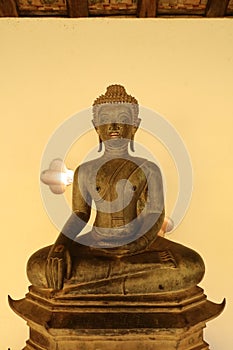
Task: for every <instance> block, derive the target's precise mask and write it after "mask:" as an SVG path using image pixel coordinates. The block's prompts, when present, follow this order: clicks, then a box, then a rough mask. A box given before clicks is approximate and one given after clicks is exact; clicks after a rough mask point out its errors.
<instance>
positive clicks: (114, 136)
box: [109, 131, 120, 138]
mask: <svg viewBox="0 0 233 350" xmlns="http://www.w3.org/2000/svg"><path fill="white" fill-rule="evenodd" d="M109 136H110V137H111V138H119V137H120V133H119V131H112V132H110V133H109Z"/></svg>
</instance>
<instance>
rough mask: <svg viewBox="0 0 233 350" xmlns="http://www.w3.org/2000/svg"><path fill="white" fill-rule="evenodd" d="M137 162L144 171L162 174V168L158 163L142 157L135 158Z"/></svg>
mask: <svg viewBox="0 0 233 350" xmlns="http://www.w3.org/2000/svg"><path fill="white" fill-rule="evenodd" d="M135 161H136V162H137V164H138V165H140V167H141V168H142V169H143V170H144V171H146V172H150V173H155V174H161V171H160V168H159V166H158V165H157V164H156V163H154V162H151V161H150V160H148V159H146V158H141V157H135Z"/></svg>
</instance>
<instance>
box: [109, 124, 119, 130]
mask: <svg viewBox="0 0 233 350" xmlns="http://www.w3.org/2000/svg"><path fill="white" fill-rule="evenodd" d="M109 129H110V130H119V129H120V126H119V125H118V124H117V123H112V124H111V125H110V127H109Z"/></svg>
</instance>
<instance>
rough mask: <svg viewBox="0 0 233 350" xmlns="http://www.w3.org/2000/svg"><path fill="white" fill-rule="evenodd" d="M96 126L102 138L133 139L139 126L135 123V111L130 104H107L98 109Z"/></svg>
mask: <svg viewBox="0 0 233 350" xmlns="http://www.w3.org/2000/svg"><path fill="white" fill-rule="evenodd" d="M95 128H96V131H97V133H98V134H99V136H100V138H101V140H102V141H103V142H104V141H107V140H113V139H127V140H131V139H132V137H133V136H134V134H135V132H136V130H137V126H135V125H133V111H132V108H131V107H130V104H106V105H103V106H101V107H100V109H99V111H98V117H97V122H96V123H95Z"/></svg>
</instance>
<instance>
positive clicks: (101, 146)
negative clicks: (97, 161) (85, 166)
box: [98, 137, 103, 152]
mask: <svg viewBox="0 0 233 350" xmlns="http://www.w3.org/2000/svg"><path fill="white" fill-rule="evenodd" d="M102 149H103V145H102V140H101V138H100V137H99V149H98V152H101V151H102Z"/></svg>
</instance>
